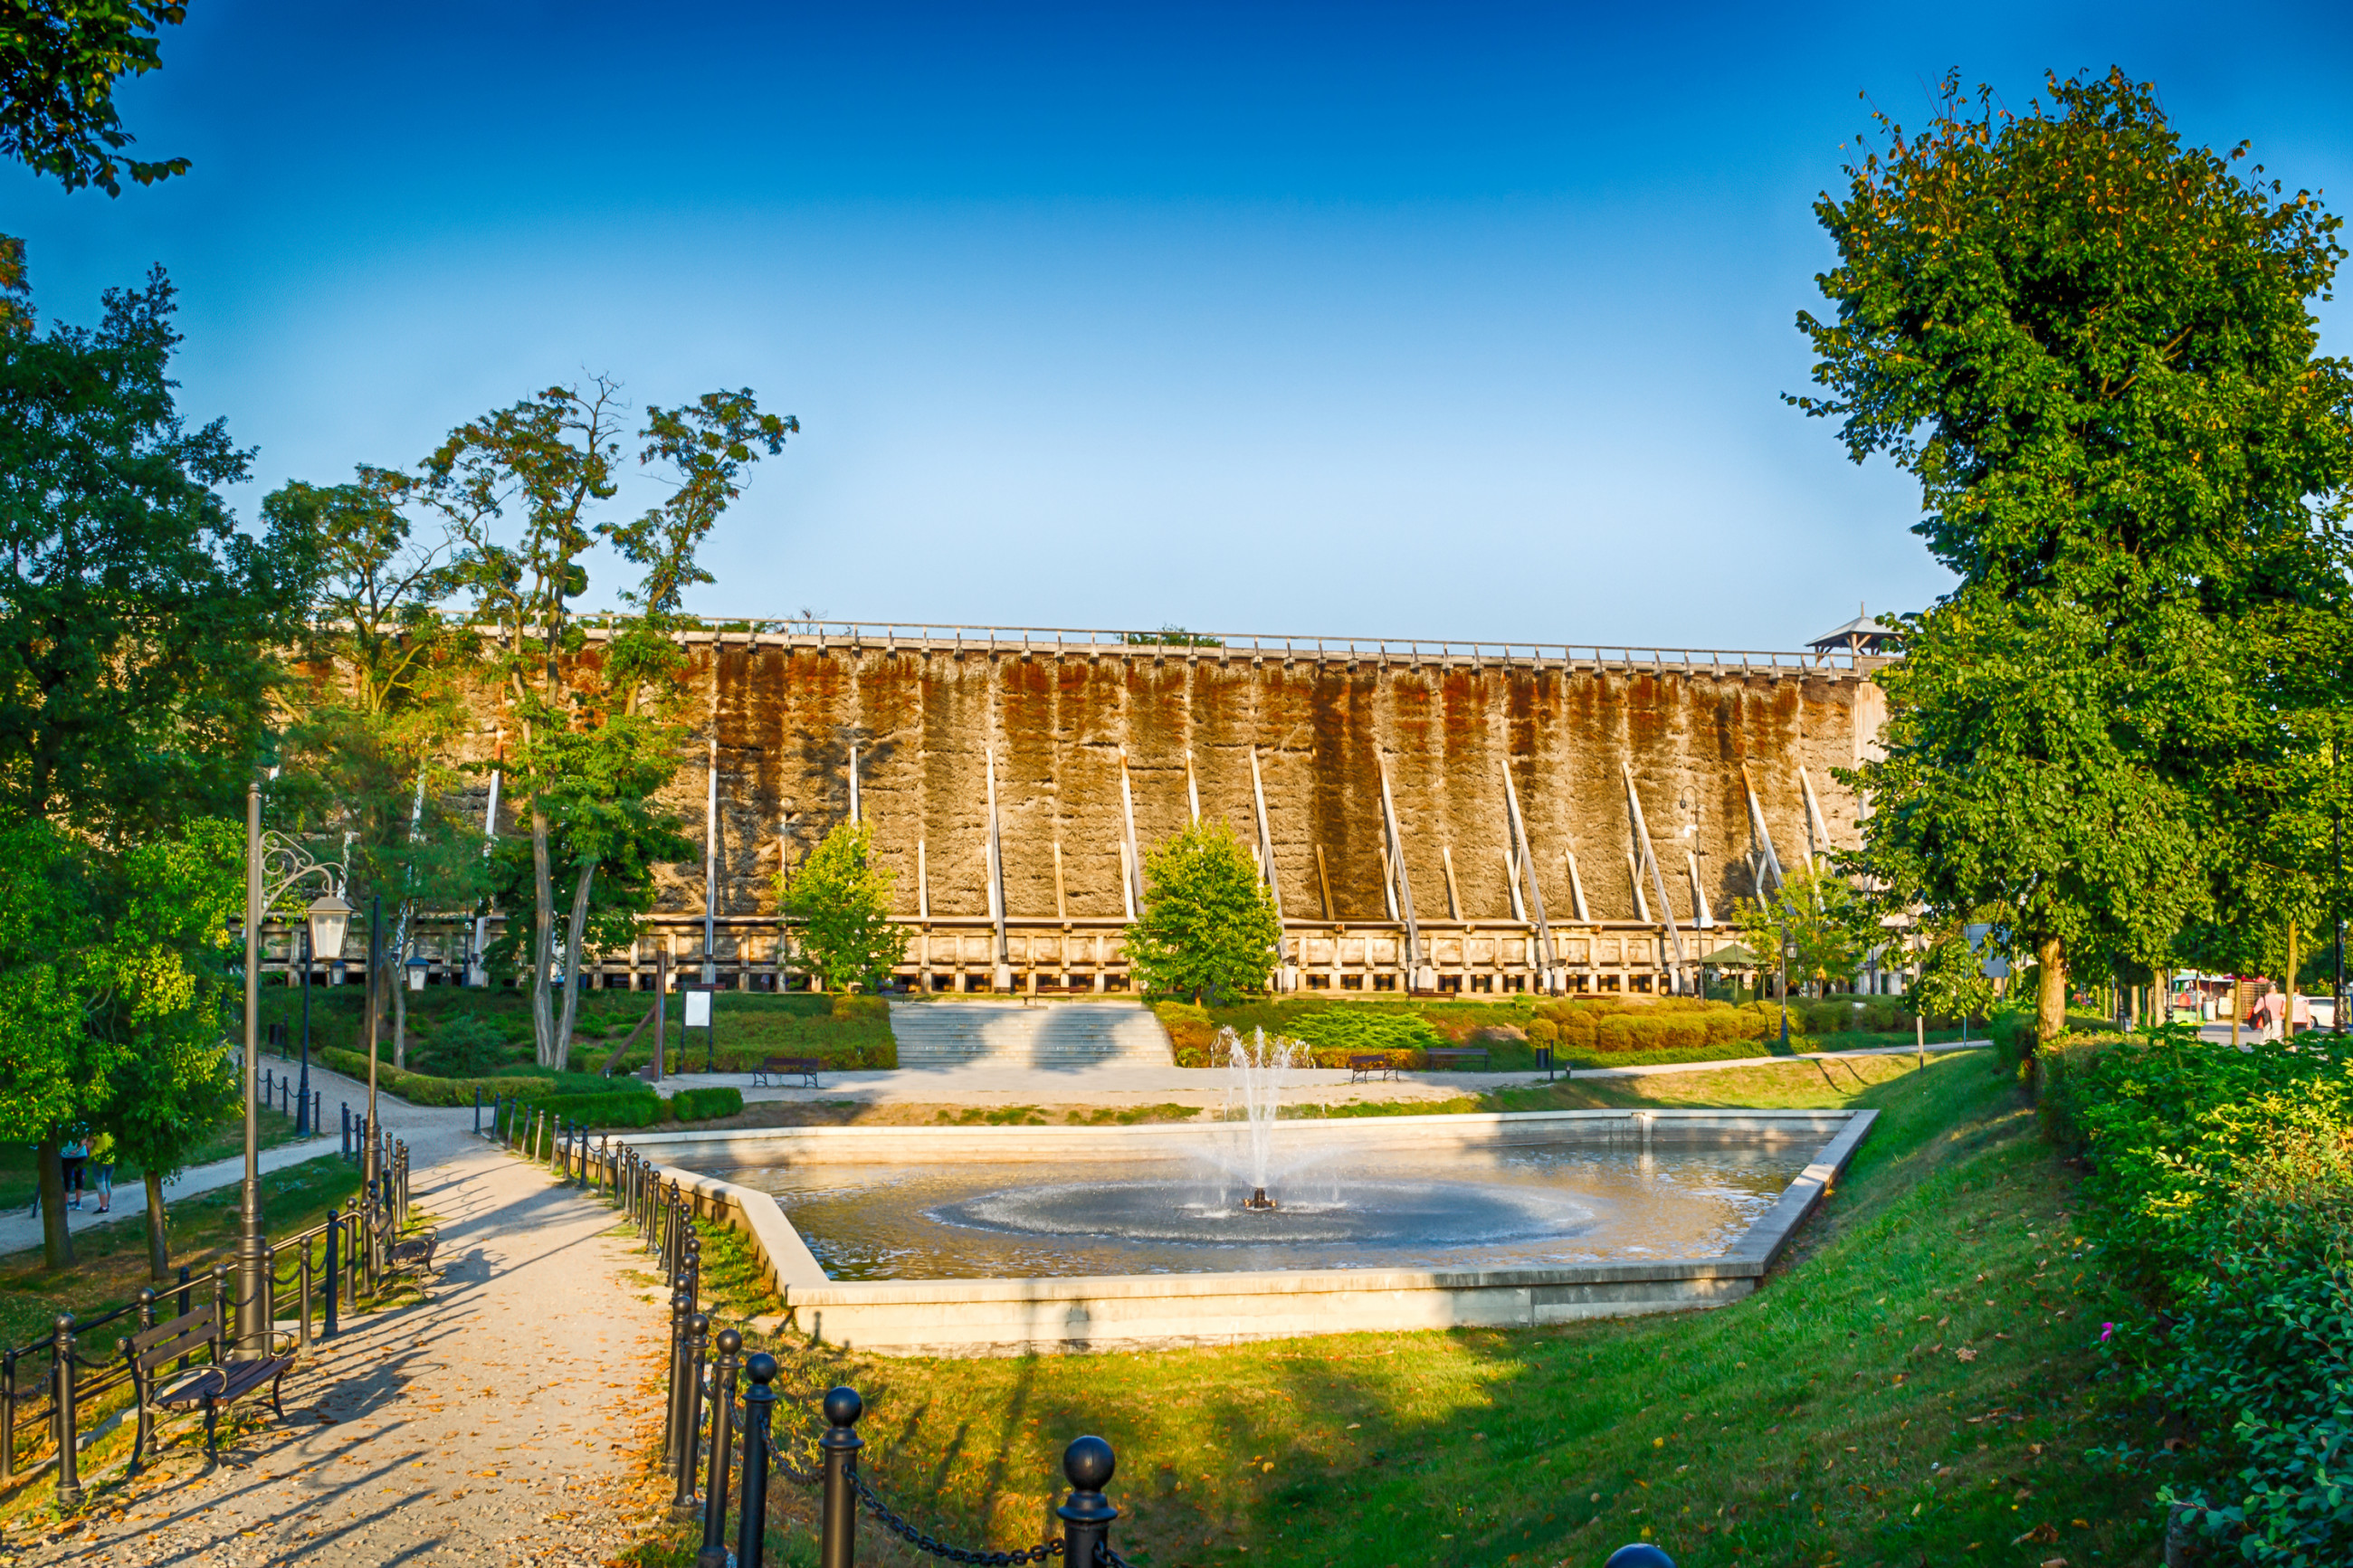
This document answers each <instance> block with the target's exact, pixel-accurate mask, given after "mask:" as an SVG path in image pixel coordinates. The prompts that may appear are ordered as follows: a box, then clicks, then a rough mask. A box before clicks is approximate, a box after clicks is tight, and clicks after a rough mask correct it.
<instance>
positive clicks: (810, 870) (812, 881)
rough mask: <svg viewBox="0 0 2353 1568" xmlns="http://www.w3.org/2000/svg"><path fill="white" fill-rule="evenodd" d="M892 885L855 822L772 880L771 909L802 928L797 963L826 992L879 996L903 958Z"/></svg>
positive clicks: (867, 833) (867, 834)
mask: <svg viewBox="0 0 2353 1568" xmlns="http://www.w3.org/2000/svg"><path fill="white" fill-rule="evenodd" d="M895 880H896V879H895V878H894V877H893V876H892V873H891V871H890V868H887V867H885V866H883V865H881V863H880V862H879V861H877V860H876V859H875V858H874V830H873V829H872V828H871V827H869V826H867V825H866V824H864V823H862V822H838V823H836V824H834V826H833V827H832V829H831V830H830V831H828V833H827V834H826V836H825V837H824V839H823V841H822V842H820V843H819V844H818V847H817V852H816V853H815V854H813V855H811V856H810V857H809V858H808V860H807V863H806V864H804V865H803V866H801V867H800V868H799V869H797V870H793V871H789V872H779V873H778V874H777V878H776V907H777V908H778V909H779V910H783V911H784V913H785V915H786V917H787V918H788V919H791V920H796V921H800V922H801V925H800V931H799V933H798V934H799V937H800V950H801V955H802V957H803V958H804V959H805V960H806V961H807V963H808V966H809V967H810V968H811V969H812V970H813V971H814V972H815V973H817V974H818V976H819V977H820V978H822V979H823V980H824V982H825V983H826V984H827V985H828V986H830V987H832V988H833V989H835V990H837V991H846V990H848V989H849V987H850V986H851V985H853V984H857V985H863V986H865V987H866V989H867V990H869V991H880V990H881V989H882V987H883V985H884V984H886V983H887V982H888V981H889V980H890V978H891V972H892V970H893V969H895V968H897V967H898V965H899V964H900V963H902V961H903V960H904V959H905V958H906V956H907V932H906V929H905V928H904V927H902V926H901V925H899V924H898V923H897V922H895V921H892V918H891V889H892V884H893V882H894V881H895Z"/></svg>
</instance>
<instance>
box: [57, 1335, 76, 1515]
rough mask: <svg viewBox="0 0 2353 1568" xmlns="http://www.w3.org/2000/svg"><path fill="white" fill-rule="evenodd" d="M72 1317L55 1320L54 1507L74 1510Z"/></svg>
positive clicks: (74, 1451)
mask: <svg viewBox="0 0 2353 1568" xmlns="http://www.w3.org/2000/svg"><path fill="white" fill-rule="evenodd" d="M73 1326H74V1321H73V1314H72V1313H71V1312H68V1313H66V1314H65V1315H64V1316H62V1317H60V1318H58V1337H57V1340H56V1345H57V1377H58V1389H57V1407H58V1408H57V1421H58V1508H59V1509H61V1510H63V1509H77V1508H79V1507H80V1506H81V1454H80V1448H81V1441H80V1437H79V1435H78V1434H77V1433H76V1432H75V1430H74V1415H75V1411H74V1332H73Z"/></svg>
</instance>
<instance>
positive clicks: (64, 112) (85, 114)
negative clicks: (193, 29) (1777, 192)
mask: <svg viewBox="0 0 2353 1568" xmlns="http://www.w3.org/2000/svg"><path fill="white" fill-rule="evenodd" d="M187 19H188V8H187V7H186V6H185V5H178V4H175V3H174V0H71V3H70V4H59V3H58V0H0V157H5V158H14V159H16V160H17V161H18V162H19V163H23V164H24V165H25V166H26V167H27V168H29V169H31V170H32V171H33V172H34V173H35V174H47V175H51V176H53V177H54V178H56V179H57V180H58V183H59V184H63V185H64V186H65V188H66V189H68V190H69V191H72V190H79V189H80V188H81V187H83V186H85V185H96V186H98V187H99V188H100V190H102V191H104V192H105V193H106V194H107V195H110V196H119V195H121V194H122V180H123V177H124V176H125V175H128V176H129V177H130V178H131V179H132V180H133V181H135V182H137V183H138V184H142V185H152V184H154V183H155V182H156V181H158V180H163V179H168V178H170V177H171V176H172V175H174V174H186V173H187V172H188V161H187V160H186V159H185V158H162V159H155V160H152V161H151V160H146V159H140V158H132V157H128V156H124V155H123V151H124V149H125V148H128V147H129V146H130V145H131V144H132V140H133V138H132V135H131V133H130V132H127V131H125V130H123V129H122V116H121V113H120V112H118V111H117V110H116V109H115V107H114V89H115V88H116V86H117V85H119V84H120V83H121V81H122V80H123V79H125V78H126V77H135V76H142V75H144V74H146V73H147V72H149V71H152V70H154V69H155V68H158V67H159V66H161V65H162V64H163V63H164V56H163V33H164V28H166V27H176V26H179V25H180V24H182V23H183V22H185V21H186V20H187Z"/></svg>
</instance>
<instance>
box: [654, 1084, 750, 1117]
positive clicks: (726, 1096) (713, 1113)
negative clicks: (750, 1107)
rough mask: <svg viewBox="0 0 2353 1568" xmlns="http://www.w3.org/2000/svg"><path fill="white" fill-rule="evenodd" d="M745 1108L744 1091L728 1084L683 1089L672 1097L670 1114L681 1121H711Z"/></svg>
mask: <svg viewBox="0 0 2353 1568" xmlns="http://www.w3.org/2000/svg"><path fill="white" fill-rule="evenodd" d="M743 1109H744V1091H743V1090H742V1089H734V1088H732V1087H729V1086H726V1085H721V1086H720V1087H718V1088H715V1089H680V1090H679V1091H678V1092H677V1093H676V1094H673V1095H671V1096H670V1115H671V1116H673V1117H675V1118H676V1119H677V1120H679V1121H712V1120H713V1119H714V1118H717V1117H721V1116H733V1115H734V1114H735V1113H736V1112H737V1111H739V1110H743Z"/></svg>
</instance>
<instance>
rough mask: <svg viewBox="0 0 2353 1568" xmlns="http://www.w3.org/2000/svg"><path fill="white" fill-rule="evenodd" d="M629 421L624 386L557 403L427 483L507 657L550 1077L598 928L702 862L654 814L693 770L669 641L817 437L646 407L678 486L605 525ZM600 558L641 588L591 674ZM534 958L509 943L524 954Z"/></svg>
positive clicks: (655, 465)
mask: <svg viewBox="0 0 2353 1568" xmlns="http://www.w3.org/2000/svg"><path fill="white" fill-rule="evenodd" d="M624 413H625V410H624V409H623V407H622V405H621V403H620V399H619V389H618V388H617V386H615V385H614V384H612V383H610V382H608V381H603V380H599V381H596V382H594V383H592V384H588V385H586V386H580V387H570V386H557V387H551V388H549V389H548V390H547V391H545V392H543V393H541V394H539V395H537V396H535V397H531V398H526V399H525V400H524V401H522V402H521V403H518V404H515V405H513V406H512V407H509V408H503V409H499V410H497V411H495V412H493V413H491V414H488V415H485V416H483V417H481V418H480V419H477V420H474V421H472V422H471V423H470V424H467V425H465V426H460V427H459V429H458V430H456V431H454V432H453V433H452V434H451V435H450V437H449V438H448V441H447V442H445V443H443V445H442V447H440V449H439V450H438V451H437V452H436V453H435V454H434V455H433V457H432V458H430V459H429V460H428V462H427V465H426V468H425V479H426V481H427V493H428V494H429V495H430V496H431V498H432V499H433V500H434V503H435V504H436V505H438V506H439V507H440V508H441V509H442V510H444V511H445V512H446V513H447V514H448V517H449V519H450V521H451V523H452V526H453V527H455V528H456V529H457V530H458V531H459V537H460V539H461V540H462V541H463V542H464V546H465V554H464V566H465V583H466V585H467V587H468V588H469V590H470V592H471V595H472V596H473V600H474V607H475V612H476V616H477V619H478V620H479V621H480V622H481V623H482V624H483V625H484V626H486V628H488V629H489V630H490V632H491V635H492V636H494V637H495V639H496V643H497V648H496V654H495V663H496V667H497V669H498V673H499V676H500V679H501V683H502V684H503V686H504V689H505V695H506V699H507V706H508V713H509V722H510V724H511V726H512V731H513V739H514V742H515V743H514V745H513V746H512V749H511V751H510V754H509V758H508V762H509V768H508V777H509V780H510V783H511V785H512V798H514V799H515V800H516V802H517V805H518V807H519V809H520V811H521V812H522V813H523V814H524V815H526V816H527V817H528V819H529V821H530V825H531V833H530V838H529V841H528V847H529V851H530V856H531V859H530V880H529V884H528V887H529V897H528V899H527V900H522V901H525V902H527V903H528V906H529V908H530V909H531V911H532V924H531V929H530V932H529V937H528V942H527V945H526V946H522V956H523V959H524V966H525V967H526V969H527V972H528V973H529V974H530V977H531V996H532V1027H533V1037H534V1041H535V1046H536V1051H537V1056H538V1059H539V1061H540V1062H541V1063H542V1064H543V1065H545V1066H550V1067H560V1066H562V1065H563V1064H564V1062H565V1059H566V1058H568V1057H569V1055H570V1052H571V1043H572V1022H573V1018H574V1016H575V1008H576V1006H577V1005H578V984H577V982H578V976H579V973H580V968H579V963H578V960H579V957H580V955H581V954H583V953H585V952H587V951H588V949H589V947H590V946H591V945H593V944H594V942H595V941H596V934H597V933H596V932H594V931H592V929H591V922H592V919H593V917H594V916H595V915H596V911H598V910H600V909H601V910H606V911H608V912H611V911H624V910H634V909H637V908H642V907H645V906H646V905H647V903H648V901H649V900H650V897H651V870H652V867H653V865H654V864H655V862H657V861H660V860H667V859H678V858H684V857H685V856H686V855H688V854H691V848H689V847H685V844H684V840H683V839H681V837H680V836H679V833H678V827H677V824H676V822H675V821H674V820H673V819H672V818H671V817H670V816H669V815H668V814H667V813H666V812H664V811H663V810H662V809H661V808H660V807H659V805H657V804H656V802H655V799H654V797H655V795H656V794H657V793H658V792H659V790H660V789H661V788H662V787H663V786H664V785H665V784H668V783H669V782H670V779H671V777H673V776H674V775H675V773H676V772H677V767H678V760H679V748H680V744H681V742H682V740H683V738H684V731H683V730H682V728H681V726H680V725H679V724H678V723H677V722H676V714H677V709H678V706H679V702H680V700H681V697H682V695H683V692H682V688H681V678H682V676H683V674H684V667H685V659H684V656H683V652H682V650H681V648H680V647H679V646H678V644H677V643H676V641H675V640H674V639H673V638H672V637H671V636H670V629H671V628H672V626H674V625H675V624H676V622H677V619H678V617H679V615H680V612H681V595H683V594H684V592H685V590H686V589H688V588H689V587H691V586H693V585H694V584H699V583H707V582H710V581H711V580H712V579H711V575H710V574H709V573H708V572H706V571H704V570H703V569H702V566H701V564H700V563H699V562H698V560H697V557H696V552H697V551H698V549H699V548H700V547H701V545H702V541H703V539H704V538H705V537H706V536H708V534H709V533H710V531H711V529H712V526H713V525H714V524H715V523H716V522H717V521H718V520H719V518H720V516H721V514H722V513H723V512H724V511H725V510H726V509H727V507H728V505H729V504H730V503H731V502H732V501H733V500H735V498H736V497H737V496H738V495H739V494H740V493H741V491H742V488H743V483H744V473H745V470H746V469H748V468H749V467H750V466H751V465H752V464H753V463H754V462H755V461H756V460H757V459H758V458H759V457H760V456H761V455H762V454H764V453H765V454H768V455H774V454H775V453H776V452H779V451H781V450H782V449H783V447H784V444H785V438H786V436H787V435H789V434H791V433H793V432H795V431H797V430H798V429H799V428H800V426H799V424H798V422H797V420H794V419H792V418H790V417H789V416H778V415H773V414H763V413H761V412H760V409H759V405H758V403H757V401H756V400H755V399H754V396H753V395H752V394H751V393H750V392H749V391H738V392H714V393H708V394H705V395H703V396H702V397H701V398H699V399H697V400H696V401H695V402H693V403H691V404H689V405H684V406H682V407H679V408H675V409H663V408H659V407H652V408H649V409H648V410H647V411H646V417H645V422H644V424H643V426H642V427H641V430H640V435H639V439H640V440H641V442H642V443H643V445H642V446H641V447H640V450H639V453H638V460H639V463H640V464H641V465H643V466H646V467H648V468H651V469H652V470H653V471H654V472H655V473H656V474H658V475H659V476H661V477H663V478H666V479H668V480H669V481H670V495H669V497H668V498H667V499H666V500H663V501H662V502H661V503H660V504H659V505H658V506H655V507H653V508H651V509H649V510H647V511H646V512H644V513H642V514H640V515H639V516H638V517H635V518H627V517H622V516H618V515H616V514H614V513H613V512H612V511H610V510H608V503H610V502H611V501H612V500H613V499H614V497H615V496H616V495H617V493H618V490H619V478H620V472H621V464H622V432H623V428H624V425H625V420H624V417H623V416H624ZM505 524H511V525H512V526H511V528H510V527H502V525H505ZM599 545H610V546H611V547H612V548H614V549H616V550H617V551H618V552H620V554H621V555H622V556H623V557H624V558H625V559H626V560H628V561H629V562H630V563H632V564H634V565H636V566H637V567H638V569H639V571H640V573H641V576H640V578H639V580H638V583H637V584H634V585H633V586H632V587H630V588H629V589H628V590H627V591H626V592H625V593H624V595H622V597H623V600H624V602H625V603H627V604H628V605H630V606H631V607H632V609H633V610H634V611H635V612H636V613H635V614H634V615H628V616H612V617H607V629H608V633H609V635H608V637H607V639H606V640H605V643H604V646H603V647H602V648H601V650H600V651H599V653H598V654H597V655H596V656H595V657H591V656H590V655H589V642H588V637H587V635H586V627H585V626H583V625H582V619H581V616H580V612H579V609H578V601H579V600H580V598H581V597H582V595H585V594H586V592H587V591H588V569H587V560H586V558H587V556H588V554H589V552H591V551H592V550H594V549H595V548H596V547H597V546H599ZM510 864H511V865H512V862H510ZM600 881H601V882H602V883H604V884H605V888H604V891H603V892H601V893H600V891H599V889H598V884H599V882H600ZM616 883H618V884H619V885H618V886H615V884H616ZM507 907H509V908H514V907H516V905H515V904H514V903H510V904H509V905H508V906H507ZM567 907H568V911H569V912H568V916H566V915H563V914H560V912H559V911H562V910H565V909H566V908H567ZM559 920H561V921H562V922H563V929H562V931H561V932H559V931H558V923H559ZM520 935H521V933H518V932H512V931H511V932H510V937H511V939H512V938H519V937H520ZM518 945H522V944H521V943H520V942H515V941H512V940H511V941H510V943H509V947H510V949H511V950H512V948H513V947H515V946H518ZM559 951H560V952H561V953H562V954H563V955H564V966H565V984H564V993H565V994H564V1000H563V1003H562V1005H561V1007H560V1009H559V1007H558V1005H557V1003H556V999H555V994H554V987H555V971H556V963H557V955H558V952H559Z"/></svg>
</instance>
